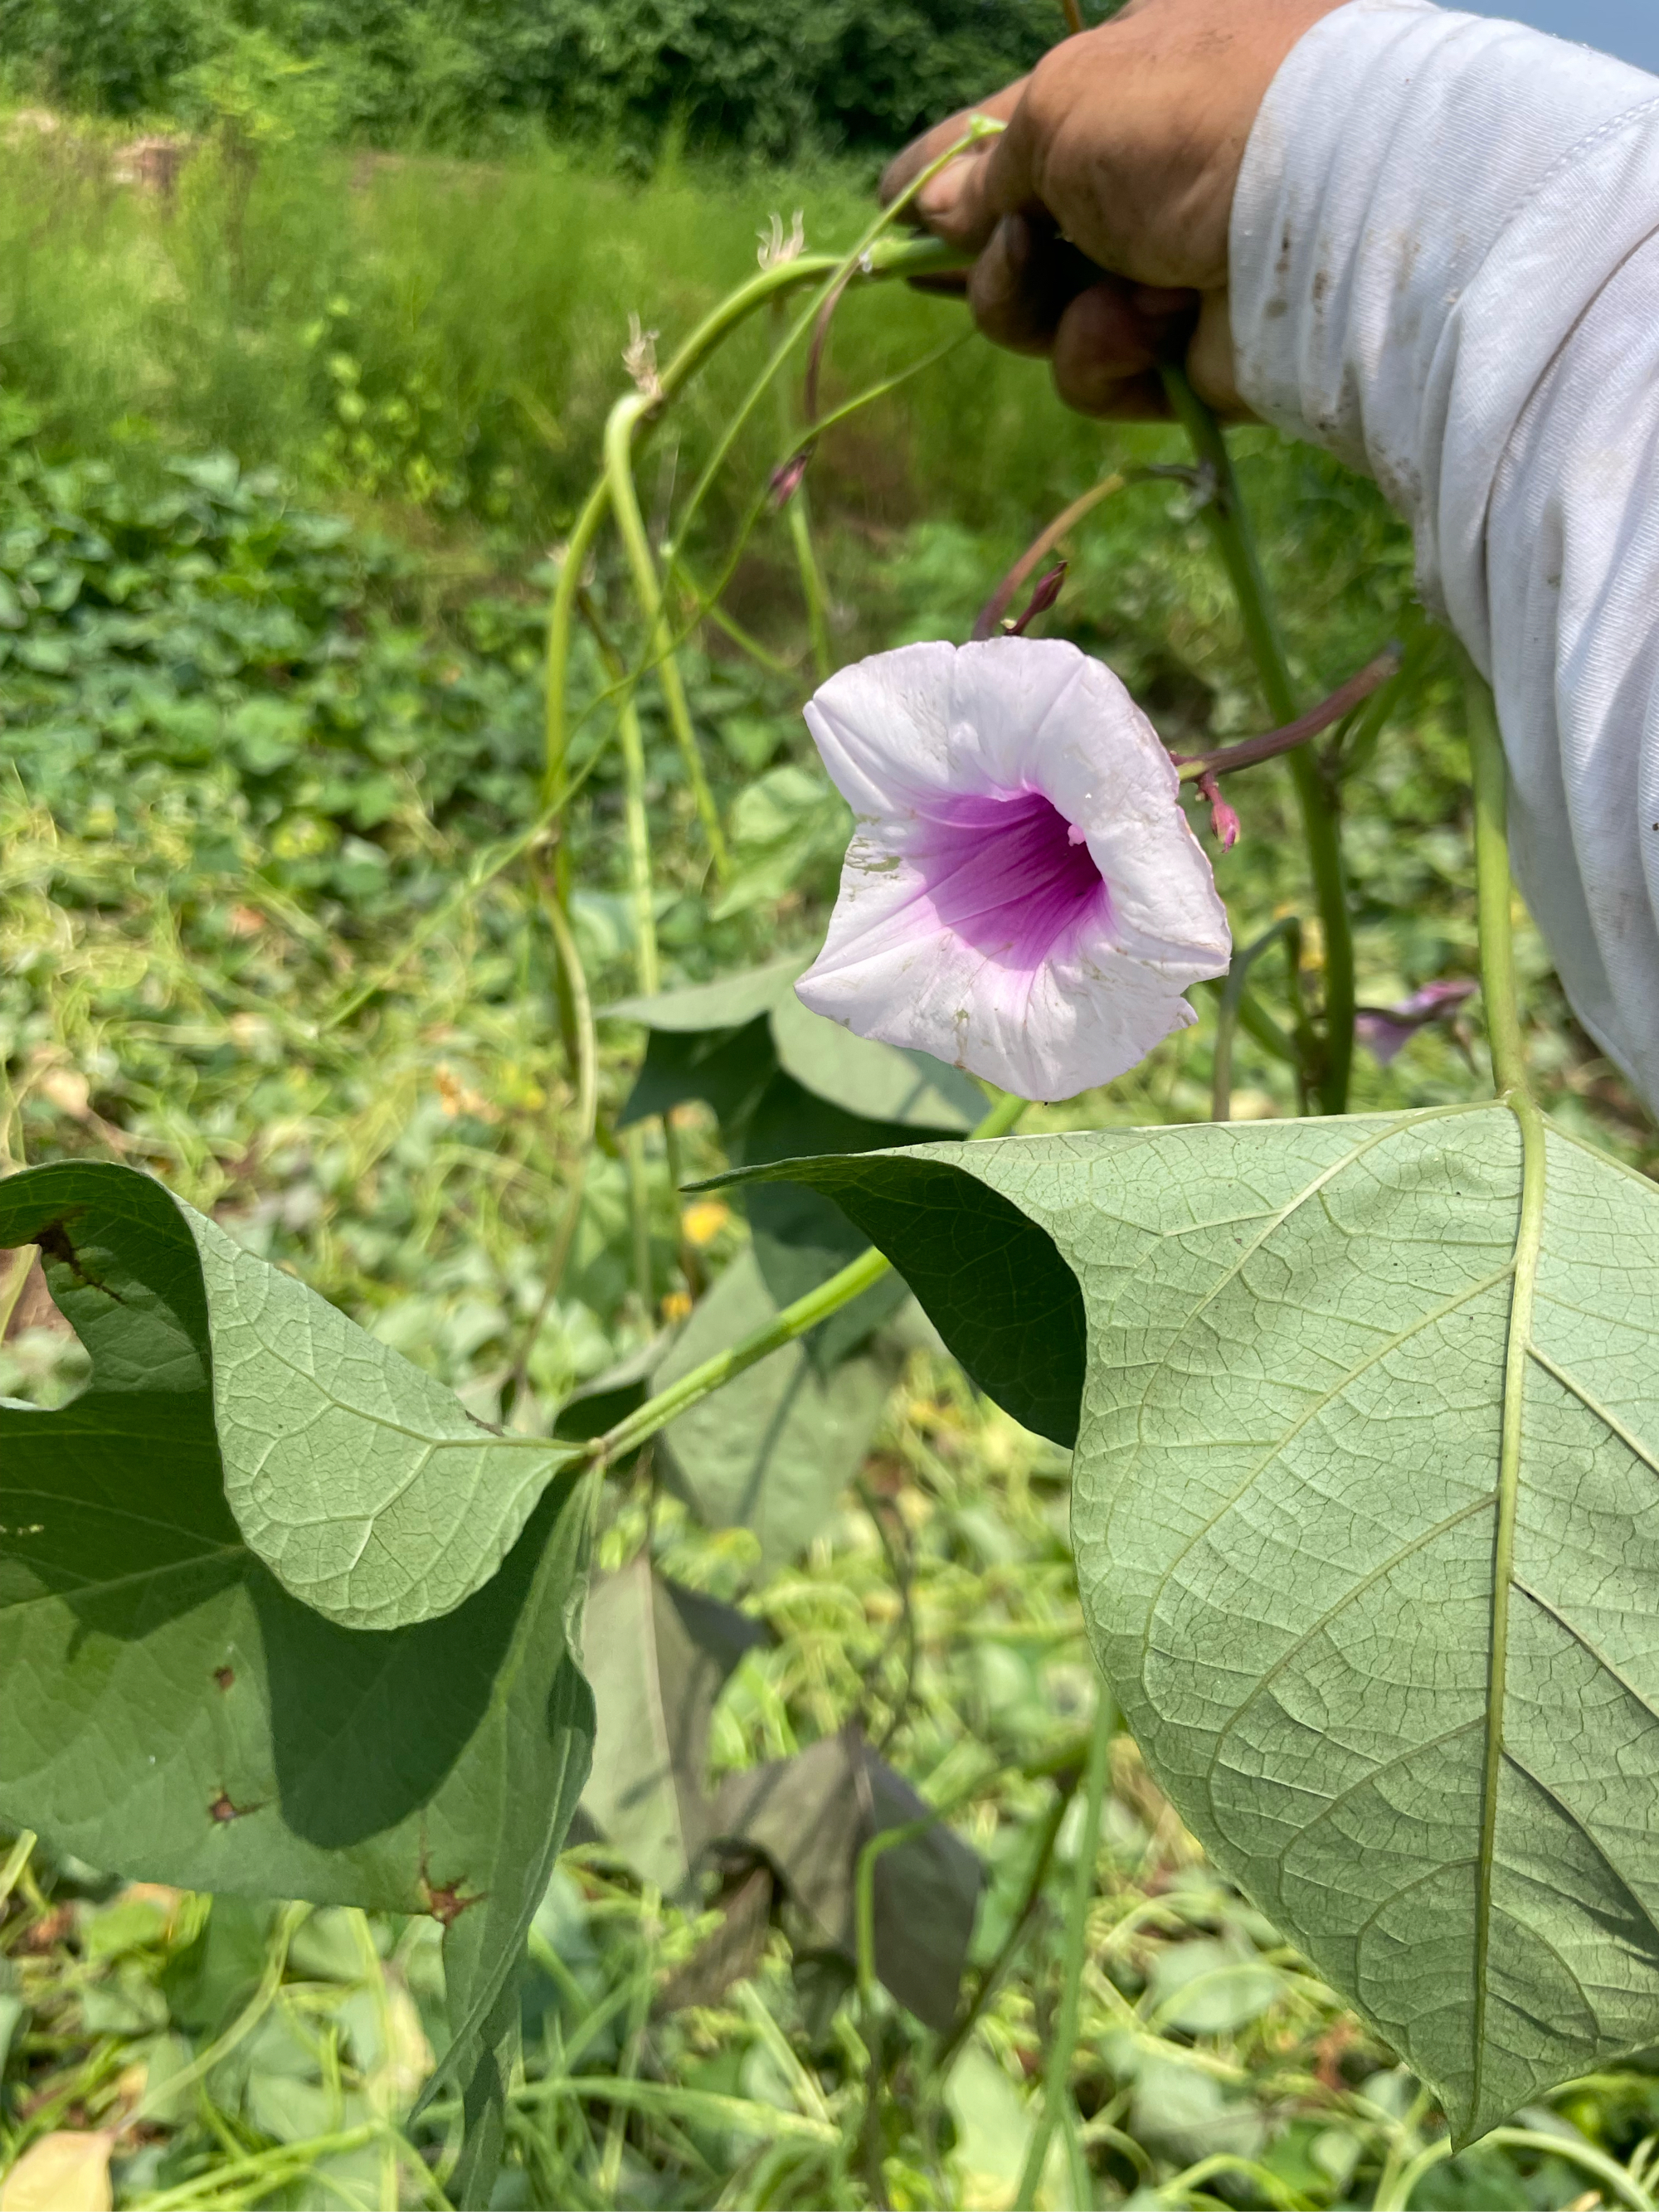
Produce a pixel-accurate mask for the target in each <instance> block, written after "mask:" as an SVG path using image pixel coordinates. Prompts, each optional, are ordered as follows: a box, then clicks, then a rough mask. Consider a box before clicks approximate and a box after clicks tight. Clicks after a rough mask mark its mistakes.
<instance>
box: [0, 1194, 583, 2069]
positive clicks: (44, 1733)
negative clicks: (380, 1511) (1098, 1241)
mask: <svg viewBox="0 0 1659 2212" xmlns="http://www.w3.org/2000/svg"><path fill="white" fill-rule="evenodd" d="M198 1226H199V1225H196V1224H195V1222H194V1218H193V1217H191V1216H189V1215H188V1214H187V1213H186V1212H185V1209H183V1208H182V1207H181V1206H179V1204H178V1202H177V1201H176V1200H174V1199H173V1198H172V1197H171V1196H169V1194H167V1191H166V1190H164V1189H163V1188H162V1187H161V1184H160V1183H158V1182H154V1181H152V1180H151V1179H150V1178H149V1176H142V1175H138V1174H136V1173H133V1172H131V1170H126V1169H123V1168H114V1167H100V1166H85V1167H82V1166H64V1167H49V1168H40V1169H35V1170H31V1171H30V1172H29V1173H27V1174H25V1175H19V1176H13V1177H12V1178H11V1179H10V1180H9V1181H8V1182H4V1183H0V1244H23V1243H37V1244H39V1245H40V1248H41V1250H42V1253H43V1255H44V1257H45V1264H46V1275H47V1279H48V1282H49V1284H50V1285H51V1288H52V1294H53V1296H54V1297H55V1298H56V1299H57V1301H58V1304H59V1306H60V1307H61V1308H62V1310H63V1311H64V1315H65V1316H66V1317H67V1319H68V1320H69V1321H70V1323H71V1324H72V1325H73V1327H74V1328H75V1329H76V1333H77V1334H79V1336H80V1338H81V1340H82V1343H83V1344H84V1345H85V1346H86V1347H87V1350H88V1352H89V1353H90V1355H91V1358H92V1376H91V1380H90V1381H89V1383H88V1385H87V1387H86V1389H84V1390H83V1391H82V1394H81V1395H80V1396H79V1397H77V1398H76V1399H74V1400H72V1401H70V1404H68V1405H66V1406H64V1407H62V1408H61V1409H60V1410H58V1411H57V1412H54V1413H42V1412H38V1411H35V1410H33V1409H32V1408H29V1407H21V1406H16V1405H9V1404H8V1405H0V1679H3V1680H4V1681H5V1683H6V1686H7V1691H6V1696H5V1698H4V1699H3V1701H0V1818H3V1820H5V1821H6V1822H7V1823H8V1824H9V1826H13V1827H14V1828H15V1827H22V1826H27V1827H31V1828H34V1829H37V1830H39V1832H40V1833H41V1834H42V1836H44V1837H45V1838H46V1840H47V1842H48V1843H49V1844H51V1845H52V1848H53V1849H54V1850H59V1851H72V1852H74V1853H75V1854H76V1855H77V1856H78V1857H82V1858H84V1859H87V1860H89V1861H90V1862H91V1863H93V1864H94V1866H99V1867H105V1868H108V1869H112V1870H114V1871H118V1872H120V1873H123V1874H127V1875H134V1876H137V1877H140V1878H143V1879H145V1880H149V1881H165V1882H172V1883H175V1884H178V1885H179V1886H180V1887H185V1888H190V1889H198V1890H211V1891H219V1892H232V1893H242V1894H245V1895H251V1896H260V1897H269V1896H272V1895H275V1896H278V1897H290V1898H309V1899H313V1900H314V1901H315V1902H317V1903H319V1904H341V1905H366V1906H380V1907H385V1908H386V1909H388V1910H392V1911H402V1912H430V1913H433V1914H435V1915H436V1916H437V1917H439V1918H440V1919H441V1921H443V1922H444V1923H445V1926H446V1929H447V1936H446V1951H447V1957H448V1960H449V1990H450V2005H451V2013H452V2018H453V2021H454V2024H455V2027H456V2031H457V2041H456V2045H455V2049H454V2051H453V2053H452V2057H451V2060H450V2062H449V2063H450V2065H451V2067H452V2068H453V2069H454V2070H456V2071H458V2072H460V2073H463V2074H465V2072H466V2070H467V2069H470V2068H471V2067H472V2066H473V2065H474V2063H475V2062H476V2061H477V2057H478V2056H479V2052H480V2050H481V2047H482V2046H481V2038H482V2036H483V2031H484V2029H485V2027H486V2024H487V2022H488V2020H489V2015H490V2013H491V2010H492V2008H493V2007H494V2006H495V2002H496V2000H497V1998H498V1996H500V1994H501V1990H502V1988H503V1985H504V1984H505V1983H506V1981H507V1977H508V1975H509V1974H510V1973H511V1972H512V1970H513V1966H514V1964H515V1963H516V1961H517V1960H518V1957H519V1955H520V1951H521V1949H522V1946H523V1942H524V1937H525V1933H526V1929H527V1928H528V1925H529V1922H530V1919H531V1917H532V1914H533V1913H534V1911H535V1909H536V1905H537V1904H538V1901H539V1899H540V1897H541V1894H542V1892H543V1890H544V1887H546V1881H547V1875H548V1870H549V1868H550V1864H551V1861H552V1857H553V1854H554V1853H555V1851H556V1850H557V1848H558V1845H559V1843H560V1841H561V1839H562V1836H563V1834H564V1832H565V1829H566V1828H567V1826H568V1824H569V1820H570V1816H571V1814H572V1812H573V1811H574V1807H575V1803H576V1799H577V1797H578V1796H579V1795H580V1790H581V1785H582V1781H583V1778H584V1777H585V1775H586V1769H587V1761H588V1753H589V1750H590V1747H591V1745H592V1698H591V1696H590V1694H589V1692H588V1689H587V1686H586V1683H585V1682H584V1681H583V1680H582V1678H581V1675H580V1672H579V1670H578V1668H577V1665H576V1662H575V1659H574V1656H573V1655H574V1622H575V1617H576V1614H577V1611H578V1608H579V1606H580V1592H581V1589H582V1585H583V1583H584V1581H585V1579H586V1562H587V1537H586V1511H585V1510H584V1509H583V1508H582V1506H581V1504H580V1502H579V1500H578V1498H577V1497H576V1494H575V1484H576V1478H575V1477H574V1475H572V1474H566V1475H562V1476H560V1477H558V1478H556V1480H554V1481H553V1483H552V1484H551V1485H550V1486H549V1487H548V1489H547V1490H546V1492H545V1493H544V1496H543V1497H542V1499H541V1502H540V1504H538V1505H537V1506H536V1507H535V1509H534V1510H533V1511H532V1513H531V1515H530V1517H529V1519H528V1521H527V1522H526V1524H525V1526H524V1528H523V1529H522V1532H521V1533H520V1535H519V1538H518V1541H517V1542H516V1543H515V1544H514V1545H513V1547H512V1549H511V1550H510V1551H509V1552H508V1553H507V1558H506V1559H505V1560H504V1561H503V1563H502V1565H501V1569H500V1571H499V1572H498V1573H496V1574H495V1576H494V1577H493V1578H492V1579H491V1580H490V1581H489V1583H487V1584H486V1585H485V1586H484V1587H483V1589H479V1590H477V1592H475V1594H474V1595H472V1596H471V1597H470V1598H468V1599H467V1600H466V1601H465V1603H463V1604H462V1605H460V1606H459V1607H457V1608H456V1609H455V1610H453V1612H450V1613H447V1614H446V1615H445V1616H444V1617H443V1618H442V1619H441V1620H431V1621H426V1622H422V1623H420V1624H418V1625H415V1626H408V1627H404V1628H399V1629H396V1630H392V1631H391V1632H378V1633H377V1632H371V1631H367V1630H363V1629H354V1628H348V1627H344V1626H341V1625H340V1624H339V1623H338V1622H336V1621H331V1620H325V1619H324V1618H323V1617H322V1616H321V1615H320V1614H319V1613H316V1612H314V1611H313V1610H312V1609H311V1607H308V1606H306V1605H302V1604H301V1602H300V1601H298V1600H297V1599H296V1598H295V1597H293V1596H291V1595H289V1593H288V1592H287V1591H286V1590H285V1589H283V1587H282V1586H281V1584H280V1583H278V1582H277V1581H276V1577H275V1576H274V1575H273V1574H272V1573H271V1572H270V1570H269V1569H268V1568H267V1567H266V1566H265V1565H264V1564H263V1563H262V1562H261V1561H260V1560H259V1559H258V1558H257V1557H256V1556H255V1554H254V1553H253V1552H252V1549H251V1547H249V1545H248V1544H247V1542H246V1540H245V1539H244V1537H243V1535H242V1533H241V1531H240V1529H239V1528H238V1527H237V1525H236V1522H235V1520H234V1517H233V1516H232V1514H231V1511H230V1509H229V1506H228V1504H227V1502H226V1498H225V1492H224V1482H223V1476H222V1467H221V1460H220V1451H219V1445H218V1442H217V1436H216V1426H215V1418H214V1416H215V1400H214V1388H213V1376H212V1373H211V1368H210V1358H211V1352H212V1349H213V1344H212V1329H211V1326H210V1316H209V1309H208V1296H207V1291H206V1288H205V1286H204V1271H203V1268H202V1266H201V1261H200V1256H199V1246H198V1242H197V1233H198ZM364 1341H365V1342H367V1341H368V1340H367V1339H365V1340H364Z"/></svg>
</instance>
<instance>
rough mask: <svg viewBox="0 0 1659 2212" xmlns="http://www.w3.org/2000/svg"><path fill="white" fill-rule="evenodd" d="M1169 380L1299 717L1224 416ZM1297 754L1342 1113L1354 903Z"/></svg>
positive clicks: (1231, 562)
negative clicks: (1350, 903)
mask: <svg viewBox="0 0 1659 2212" xmlns="http://www.w3.org/2000/svg"><path fill="white" fill-rule="evenodd" d="M1164 391H1165V392H1166V393H1167V394H1168V396H1169V400H1170V407H1171V409H1172V410H1174V413H1175V415H1176V420H1177V421H1178V422H1180V423H1181V425H1182V428H1183V429H1184V430H1185V431H1186V433H1187V435H1188V437H1189V438H1190V439H1191V441H1192V444H1193V450H1194V453H1196V454H1197V456H1198V462H1199V466H1200V470H1201V471H1203V472H1204V475H1205V477H1206V479H1207V482H1208V487H1209V491H1210V496H1209V499H1208V500H1207V501H1206V505H1205V507H1204V520H1205V524H1206V527H1207V528H1208V530H1209V532H1210V536H1211V538H1212V540H1213V541H1214V544H1215V547H1216V550H1217V551H1218V553H1219V554H1220V556H1221V558H1222V562H1223V563H1224V565H1225V568H1226V570H1227V574H1228V576H1229V578H1230V579H1231V583H1232V586H1233V592H1234V595H1235V597H1236V598H1237V601H1238V611H1239V616H1240V618H1241V619H1242V621H1243V625H1244V635H1245V639H1246V641H1247V642H1248V644H1249V649H1250V657H1251V659H1253V660H1254V661H1255V667H1256V674H1257V677H1258V678H1259V679H1260V681H1261V689H1262V690H1263V692H1264V693H1265V694H1266V696H1267V708H1268V711H1269V712H1270V713H1271V714H1273V715H1274V716H1275V717H1276V718H1277V720H1279V721H1280V722H1281V723H1286V724H1288V723H1292V722H1294V721H1295V720H1296V719H1297V698H1296V687H1295V684H1293V683H1292V681H1291V671H1290V664H1289V662H1288V660H1287V659H1285V647H1284V641H1283V640H1282V639H1281V638H1280V636H1279V625H1278V623H1276V622H1275V620H1274V619H1273V607H1272V603H1271V601H1270V599H1268V596H1267V582H1266V580H1265V579H1264V577H1263V575H1262V574H1261V561H1260V559H1259V557H1258V556H1257V553H1256V548H1255V538H1254V537H1253V535H1252V533H1251V531H1250V526H1249V517H1248V516H1247V515H1246V513H1245V512H1244V507H1243V501H1241V499H1240V497H1239V492H1238V479H1237V476H1236V475H1235V474H1234V471H1233V465H1232V457H1231V454H1230V453H1229V452H1228V450H1227V441H1226V439H1225V436H1224V435H1223V433H1222V428H1221V425H1220V423H1219V422H1218V421H1217V420H1216V418H1215V416H1213V415H1212V413H1211V411H1210V410H1209V409H1208V408H1207V407H1206V405H1205V404H1204V402H1203V401H1202V400H1201V399H1200V398H1199V397H1198V394H1197V393H1196V392H1194V390H1193V387H1192V386H1191V385H1190V384H1189V383H1188V381H1187V379H1186V376H1185V374H1183V372H1182V370H1180V369H1178V368H1166V369H1165V370H1164ZM1290 763H1291V777H1292V779H1293V781H1294V782H1295V785H1296V796H1297V805H1298V806H1299V807H1300V809H1301V812H1302V829H1303V835H1304V837H1305V838H1306V840H1307V845H1308V861H1309V866H1310V871H1311V872H1312V875H1313V882H1314V896H1315V902H1316V905H1317V908H1318V910H1319V921H1320V927H1321V930H1322V934H1323V936H1324V940H1325V1036H1324V1053H1323V1064H1322V1066H1321V1067H1320V1069H1319V1071H1318V1079H1317V1081H1316V1085H1315V1088H1316V1092H1317V1094H1318V1098H1319V1103H1320V1105H1321V1107H1322V1109H1323V1111H1324V1112H1326V1113H1327V1114H1342V1113H1346V1110H1347V1104H1348V1078H1349V1074H1350V1073H1351V1071H1352V1066H1353V1024H1354V1010H1355V991H1354V967H1353V925H1352V921H1351V919H1350V916H1349V913H1348V887H1347V882H1346V875H1345V873H1344V870H1343V866H1342V847H1341V842H1340V836H1339V833H1338V828H1337V812H1336V804H1335V799H1334V794H1333V793H1332V792H1331V791H1330V790H1329V789H1328V787H1327V784H1326V781H1325V779H1324V777H1323V776H1322V775H1321V773H1320V770H1319V764H1318V763H1317V762H1316V760H1314V759H1313V758H1312V757H1311V756H1310V754H1309V753H1308V752H1306V751H1305V750H1297V751H1295V752H1292V753H1291V756H1290Z"/></svg>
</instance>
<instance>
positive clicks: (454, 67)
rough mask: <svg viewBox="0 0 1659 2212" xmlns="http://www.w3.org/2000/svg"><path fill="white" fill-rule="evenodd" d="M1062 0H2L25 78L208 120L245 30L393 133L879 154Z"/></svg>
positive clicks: (37, 89)
mask: <svg viewBox="0 0 1659 2212" xmlns="http://www.w3.org/2000/svg"><path fill="white" fill-rule="evenodd" d="M1058 29H1059V10H1058V9H1057V8H1056V7H1055V6H1054V4H1053V0H966V4H965V5H957V4H949V5H947V4H946V0H823V4H821V5H808V4H806V0H786V4H784V5H778V4H776V0H625V4H623V5H621V6H615V7H613V6H610V5H607V4H605V0H240V4H238V0H99V4H94V5H87V4H85V0H0V51H3V52H4V53H5V54H6V56H7V57H8V61H9V68H10V70H11V72H12V76H13V79H14V83H15V86H16V88H17V89H18V90H19V91H21V92H27V93H29V94H33V95H34V96H38V97H40V98H45V99H49V100H56V101H61V102H65V103H69V104H72V105H75V106H80V107H83V108H87V109H90V110H92V111H94V112H102V113H107V114H111V115H117V116H127V117H134V116H140V115H144V114H177V115H179V116H180V117H182V118H184V119H185V120H188V121H197V120H200V119H201V118H202V117H203V115H204V112H206V111H208V110H210V109H211V107H212V106H213V105H214V98H213V95H214V91H215V88H216V83H217V82H218V81H219V78H220V76H221V75H222V72H223V71H224V70H225V69H226V68H227V67H229V68H231V69H233V70H234V66H235V61H236V57H237V54H238V51H239V49H242V48H245V47H246V46H247V44H248V43H249V41H251V40H252V41H255V42H257V43H258V45H259V46H261V47H262V48H263V49H264V52H267V53H268V52H269V51H270V47H271V46H273V45H274V46H275V47H276V49H277V50H279V51H280V52H282V53H283V54H285V55H287V56H289V57H291V58H292V59H293V60H295V61H296V62H298V63H300V64H305V65H307V66H306V68H305V70H304V74H303V76H302V77H301V80H300V82H296V83H295V84H293V85H291V86H290V87H289V99H290V100H299V101H303V100H306V99H307V98H313V99H322V100H325V101H326V104H327V105H328V106H329V107H330V109H331V118H330V119H331V121H334V122H337V123H339V124H343V125H344V126H345V127H347V128H349V130H350V131H353V132H355V133H356V134H358V135H361V136H365V137H371V138H374V139H376V140H380V141H391V140H407V139H409V138H411V137H414V138H417V139H419V140H421V141H422V142H425V143H433V142H436V143H446V144H449V145H462V144H476V143H477V142H478V140H479V139H480V138H481V137H489V136H491V135H492V134H499V133H501V131H504V130H505V131H509V132H510V131H512V130H513V128H515V127H516V128H519V129H522V128H524V127H525V126H526V125H542V126H545V127H546V128H548V129H550V130H551V131H555V132H557V133H559V134H561V135H566V134H570V133H578V134H580V135H581V136H583V137H587V138H592V139H605V140H609V141H610V142H611V144H612V145H613V147H614V148H615V149H617V152H619V153H620V154H622V155H624V156H626V157H627V158H629V160H631V161H636V162H637V161H644V160H647V159H650V158H652V157H653V156H654V155H655V153H656V151H657V150H658V149H659V148H660V145H661V143H662V142H663V139H664V137H665V134H671V135H672V136H673V137H676V138H677V139H678V140H680V141H683V142H684V143H691V144H695V145H698V146H719V147H730V148H736V149H741V150H743V151H744V152H746V153H751V154H761V155H780V154H784V153H794V154H799V153H801V152H803V151H806V152H812V151H817V152H824V151H829V152H836V151H842V150H848V151H854V152H859V153H872V152H878V151H881V150H883V149H888V148H890V147H893V146H896V145H897V144H899V143H901V142H902V140H903V139H905V138H906V137H908V136H909V135H910V133H911V132H912V131H915V129H917V128H918V127H919V126H920V125H921V124H923V123H925V122H927V121H930V120H932V119H933V118H935V117H937V116H939V115H941V114H945V113H948V112H950V111H951V109H952V108H955V107H958V106H963V105H964V104H965V103H967V102H969V101H971V100H974V99H975V98H977V97H979V96H980V95H981V94H983V93H984V92H986V91H987V90H988V89H990V88H994V87H995V86H997V85H999V84H1000V83H1002V82H1004V81H1005V80H1006V79H1007V78H1008V77H1010V76H1017V75H1018V73H1019V72H1020V71H1021V70H1025V69H1029V68H1030V65H1031V64H1032V63H1033V62H1034V61H1036V58H1037V57H1038V56H1039V55H1040V54H1041V53H1042V52H1043V50H1044V48H1045V47H1047V46H1050V45H1052V44H1053V42H1054V38H1055V35H1056V33H1057V31H1058Z"/></svg>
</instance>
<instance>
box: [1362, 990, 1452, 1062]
mask: <svg viewBox="0 0 1659 2212" xmlns="http://www.w3.org/2000/svg"><path fill="white" fill-rule="evenodd" d="M1479 989H1480V985H1479V984H1478V983H1471V982H1468V981H1465V980H1463V979H1462V978H1459V979H1456V980H1454V979H1452V978H1448V979H1447V980H1446V981H1443V982H1439V983H1425V985H1424V986H1423V987H1422V989H1421V990H1420V991H1413V993H1412V995H1411V996H1410V998H1409V999H1402V1000H1401V1001H1400V1004H1399V1005H1398V1006H1362V1007H1361V1008H1360V1009H1359V1012H1358V1014H1356V1015H1355V1017H1354V1024H1353V1028H1354V1035H1355V1036H1357V1037H1358V1039H1359V1041H1360V1042H1361V1043H1362V1044H1363V1045H1364V1046H1365V1047H1366V1048H1368V1050H1369V1051H1370V1054H1371V1057H1372V1058H1373V1059H1374V1060H1381V1061H1382V1063H1383V1066H1384V1067H1386V1066H1388V1064H1389V1061H1390V1060H1392V1059H1393V1058H1394V1056H1395V1054H1396V1053H1397V1052H1398V1051H1399V1050H1400V1048H1401V1046H1402V1045H1406V1044H1409V1043H1410V1042H1411V1041H1412V1039H1413V1037H1414V1036H1416V1035H1417V1032H1418V1031H1419V1030H1420V1029H1422V1028H1424V1027H1425V1024H1428V1023H1430V1022H1435V1021H1443V1020H1444V1019H1445V1018H1447V1017H1448V1016H1449V1015H1450V1014H1455V1012H1457V1009H1458V1008H1459V1007H1460V1006H1462V1004H1463V1002H1464V1000H1466V999H1472V998H1473V997H1474V994H1475V993H1476V992H1477V991H1478V990H1479Z"/></svg>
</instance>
